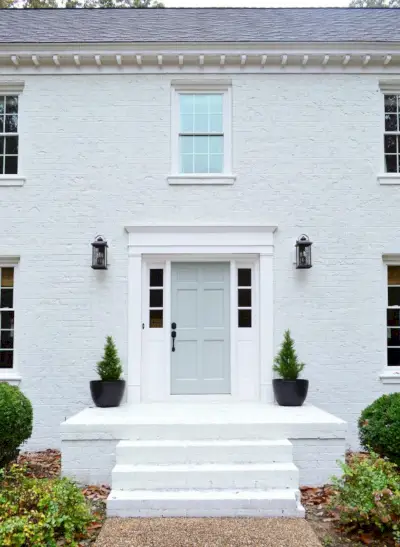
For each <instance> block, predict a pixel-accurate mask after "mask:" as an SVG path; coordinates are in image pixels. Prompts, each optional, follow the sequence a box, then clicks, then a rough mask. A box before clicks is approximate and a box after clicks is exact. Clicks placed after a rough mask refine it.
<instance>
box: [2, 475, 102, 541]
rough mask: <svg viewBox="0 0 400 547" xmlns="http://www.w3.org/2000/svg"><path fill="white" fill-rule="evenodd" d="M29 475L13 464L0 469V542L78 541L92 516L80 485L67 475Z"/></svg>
mask: <svg viewBox="0 0 400 547" xmlns="http://www.w3.org/2000/svg"><path fill="white" fill-rule="evenodd" d="M28 475H29V474H28V472H27V469H26V468H25V467H22V466H19V465H16V464H14V465H12V466H11V467H10V468H9V469H6V470H3V471H1V473H0V545H1V546H3V547H37V546H39V545H40V546H46V547H57V546H58V545H59V544H60V543H59V541H60V540H62V541H63V542H64V544H66V545H70V546H71V547H73V546H77V545H79V544H78V541H79V539H80V538H82V537H84V536H85V534H86V532H87V528H88V526H89V525H90V524H91V523H93V520H94V517H93V515H92V514H91V511H90V508H89V505H88V503H87V502H86V500H85V497H84V495H83V494H82V492H81V491H80V489H79V488H78V487H77V486H76V485H75V484H74V483H73V482H71V481H70V480H68V479H66V478H63V479H59V478H57V479H37V478H35V477H31V476H28Z"/></svg>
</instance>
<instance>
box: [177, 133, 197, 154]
mask: <svg viewBox="0 0 400 547" xmlns="http://www.w3.org/2000/svg"><path fill="white" fill-rule="evenodd" d="M193 140H194V137H182V136H181V137H179V141H180V143H181V144H180V150H181V154H193V150H194V143H193Z"/></svg>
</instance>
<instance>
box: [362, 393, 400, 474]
mask: <svg viewBox="0 0 400 547" xmlns="http://www.w3.org/2000/svg"><path fill="white" fill-rule="evenodd" d="M358 431H359V435H360V442H361V445H362V446H363V447H364V448H366V449H367V450H373V451H374V452H376V453H377V454H379V455H381V456H386V457H387V458H388V459H389V460H391V461H392V462H394V463H397V464H398V465H400V393H391V394H390V395H383V396H382V397H379V399H376V401H374V402H373V403H372V404H371V405H369V406H367V408H366V409H364V410H363V412H362V413H361V416H360V419H359V420H358Z"/></svg>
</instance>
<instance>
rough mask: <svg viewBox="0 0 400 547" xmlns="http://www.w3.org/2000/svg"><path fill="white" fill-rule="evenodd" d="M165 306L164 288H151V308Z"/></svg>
mask: <svg viewBox="0 0 400 547" xmlns="http://www.w3.org/2000/svg"><path fill="white" fill-rule="evenodd" d="M162 307H163V290H162V289H151V290H150V308H162Z"/></svg>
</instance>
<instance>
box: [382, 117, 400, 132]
mask: <svg viewBox="0 0 400 547" xmlns="http://www.w3.org/2000/svg"><path fill="white" fill-rule="evenodd" d="M385 131H397V115H396V114H385Z"/></svg>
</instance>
